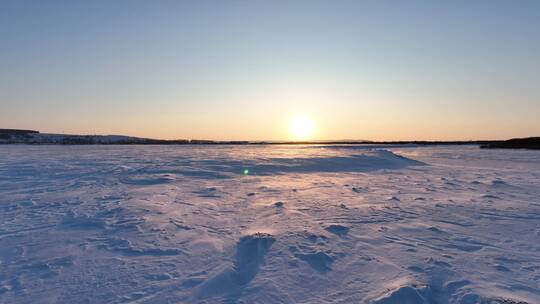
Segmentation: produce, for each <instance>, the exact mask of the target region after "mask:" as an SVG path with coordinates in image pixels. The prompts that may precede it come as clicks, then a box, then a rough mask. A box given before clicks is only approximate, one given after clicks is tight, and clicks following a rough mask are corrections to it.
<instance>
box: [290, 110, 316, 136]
mask: <svg viewBox="0 0 540 304" xmlns="http://www.w3.org/2000/svg"><path fill="white" fill-rule="evenodd" d="M313 129H314V124H313V121H312V120H311V118H310V117H309V116H307V115H296V116H294V117H293V118H292V120H291V126H290V132H291V135H292V138H293V139H294V140H307V139H311V136H312V134H313Z"/></svg>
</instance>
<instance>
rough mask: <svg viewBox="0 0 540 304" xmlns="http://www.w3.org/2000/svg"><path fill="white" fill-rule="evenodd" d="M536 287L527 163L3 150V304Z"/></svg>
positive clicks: (486, 295)
mask: <svg viewBox="0 0 540 304" xmlns="http://www.w3.org/2000/svg"><path fill="white" fill-rule="evenodd" d="M539 282H540V153H539V152H537V151H512V150H480V149H478V148H477V147H474V146H461V147H452V146H447V147H376V148H374V147H373V146H371V147H361V146H355V147H340V146H311V147H307V146H236V147H235V146H19V145H13V146H1V147H0V302H1V303H378V304H383V303H405V304H406V303H435V304H442V303H519V301H524V302H527V303H529V304H533V303H540V286H539ZM503 299H508V300H507V301H506V302H505V300H503Z"/></svg>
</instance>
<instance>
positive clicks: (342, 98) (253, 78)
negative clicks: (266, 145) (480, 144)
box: [0, 0, 540, 140]
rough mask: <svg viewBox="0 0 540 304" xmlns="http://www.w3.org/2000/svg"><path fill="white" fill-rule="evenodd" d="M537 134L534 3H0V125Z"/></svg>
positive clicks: (156, 133) (284, 135)
mask: <svg viewBox="0 0 540 304" xmlns="http://www.w3.org/2000/svg"><path fill="white" fill-rule="evenodd" d="M296 113H302V114H305V115H309V116H310V117H311V118H312V119H313V121H314V123H315V133H314V138H315V139H372V140H396V139H397V140H399V139H440V140H446V139H501V138H508V137H520V136H532V135H537V136H538V135H540V1H360V0H358V1H339V0H337V1H330V0H329V1H313V0H310V1H274V0H272V1H256V0H251V1H247V0H246V1H201V0H196V1H195V0H194V1H74V0H70V1H46V0H39V1H25V0H13V1H12V0H1V1H0V128H2V127H4V128H30V129H37V130H41V131H42V132H56V133H62V132H64V133H84V134H125V135H135V136H147V137H156V138H205V139H220V140H225V139H231V140H234V139H247V140H277V139H289V136H290V134H289V132H288V122H289V120H290V119H291V117H292V116H294V115H295V114H296Z"/></svg>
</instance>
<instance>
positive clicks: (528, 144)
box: [480, 137, 540, 150]
mask: <svg viewBox="0 0 540 304" xmlns="http://www.w3.org/2000/svg"><path fill="white" fill-rule="evenodd" d="M480 148H483V149H531V150H540V137H527V138H512V139H509V140H505V141H499V142H491V143H486V144H484V145H481V146H480Z"/></svg>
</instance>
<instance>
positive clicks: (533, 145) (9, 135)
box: [0, 129, 540, 149]
mask: <svg viewBox="0 0 540 304" xmlns="http://www.w3.org/2000/svg"><path fill="white" fill-rule="evenodd" d="M0 144H5V145H9V144H26V145H417V146H434V145H478V146H480V147H481V148H487V149H505V148H508V149H540V137H529V138H523V139H511V140H464V141H455V140H453V141H444V140H442V141H428V140H399V141H369V140H329V141H247V140H246V141H217V140H201V139H175V140H167V139H153V138H141V137H132V136H122V135H76V134H69V135H65V134H50V133H40V132H39V131H35V130H20V129H0Z"/></svg>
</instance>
